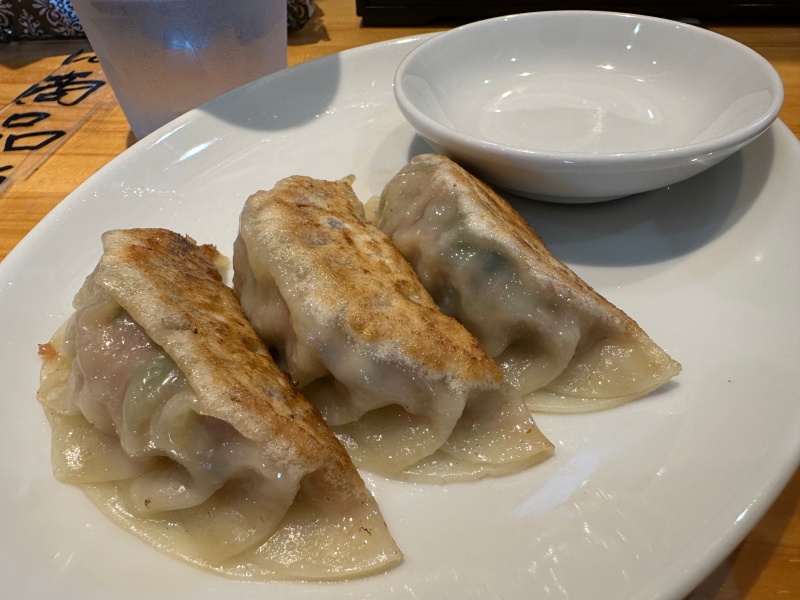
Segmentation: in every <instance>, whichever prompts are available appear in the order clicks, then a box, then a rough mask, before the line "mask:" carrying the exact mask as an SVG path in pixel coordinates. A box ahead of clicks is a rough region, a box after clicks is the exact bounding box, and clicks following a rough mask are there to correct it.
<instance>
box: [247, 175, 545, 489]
mask: <svg viewBox="0 0 800 600" xmlns="http://www.w3.org/2000/svg"><path fill="white" fill-rule="evenodd" d="M234 288H235V289H236V292H237V294H238V295H239V297H240V300H241V302H242V305H243V307H244V310H245V313H246V314H247V315H248V317H249V318H250V320H251V322H252V323H253V325H254V328H255V329H256V331H257V332H258V333H259V334H260V335H261V336H262V338H263V339H264V340H265V341H266V342H267V344H268V345H269V346H270V347H273V348H275V349H276V351H277V353H278V355H279V356H280V361H279V362H281V363H282V364H284V365H285V367H286V368H287V370H288V371H289V372H290V373H291V374H292V376H293V378H294V379H295V380H296V381H297V382H298V383H299V385H300V386H301V389H302V390H303V393H304V394H306V395H307V396H308V397H309V398H310V399H311V401H312V402H314V403H315V404H316V405H317V406H318V407H319V408H320V409H321V410H322V413H323V415H324V416H325V418H326V420H327V421H328V423H329V424H330V425H332V427H333V429H334V431H335V432H336V433H337V435H338V436H339V437H340V439H342V440H343V442H344V444H345V446H346V447H347V448H348V450H349V451H350V453H351V455H352V456H353V457H354V460H355V461H356V463H357V464H358V465H359V466H364V467H365V468H368V469H371V470H375V471H377V472H381V473H385V474H388V475H392V476H396V477H402V478H410V479H432V480H444V479H449V478H475V477H480V476H485V475H487V474H499V473H501V472H509V471H510V470H518V469H520V468H524V467H525V466H527V465H529V464H532V463H534V462H539V461H540V460H542V459H544V458H546V457H547V456H549V455H550V453H551V452H552V445H550V444H549V442H547V441H546V440H545V439H544V437H543V436H541V434H540V432H539V431H538V430H537V429H536V427H535V425H534V424H533V422H532V421H530V420H528V419H527V417H525V415H524V411H521V410H519V409H520V408H521V406H522V404H521V401H520V400H519V398H517V397H516V396H514V398H513V399H512V397H511V396H509V394H510V393H511V390H509V389H508V388H507V387H506V386H505V384H504V382H503V376H502V373H501V371H500V370H499V368H498V367H497V366H496V364H495V363H494V362H493V361H492V360H490V359H489V358H488V357H487V356H486V353H485V352H484V351H483V349H482V348H481V347H480V345H479V343H478V342H477V341H476V340H475V338H474V337H473V336H472V335H471V334H469V333H468V332H467V331H466V330H465V329H464V328H463V327H462V326H461V325H460V324H459V323H458V322H457V321H455V320H454V319H452V318H450V317H447V316H445V315H443V314H442V313H441V312H440V311H439V309H438V308H437V307H436V305H435V303H434V302H433V300H432V299H431V297H430V295H429V294H428V293H427V292H426V291H425V289H424V288H423V287H422V285H421V284H420V282H419V280H418V279H417V277H416V275H415V273H414V271H413V270H412V269H411V267H410V266H409V264H408V263H407V261H406V260H405V259H403V257H402V256H401V255H400V254H399V253H398V252H397V250H396V249H395V248H394V247H393V246H392V244H391V242H390V241H389V240H388V239H387V238H386V236H385V235H384V234H383V233H381V232H380V231H379V230H378V229H377V228H375V227H373V226H372V225H369V224H368V223H366V222H365V220H364V212H363V206H362V204H361V202H360V201H359V200H358V198H357V197H356V196H355V194H354V193H353V191H352V188H351V187H350V186H349V185H348V184H347V183H345V182H341V181H338V182H334V181H321V180H316V179H311V178H308V177H301V176H295V177H289V178H286V179H283V180H281V181H280V182H278V184H277V185H276V186H275V187H274V188H273V189H272V190H270V191H268V192H258V193H256V194H254V195H253V196H251V197H250V198H249V199H248V201H247V203H246V204H245V207H244V209H243V212H242V216H241V219H240V236H239V239H238V240H237V242H236V244H235V248H234ZM281 323H289V324H290V325H289V326H287V327H283V326H281V325H280V324H281ZM502 407H505V408H502ZM501 413H502V418H501ZM511 415H514V416H513V417H512V416H511ZM492 419H494V420H495V425H496V430H495V432H494V433H492V432H489V431H488V422H489V421H491V420H492ZM514 419H516V421H514V425H512V424H511V422H512V421H513V420H514ZM469 427H472V428H473V431H476V432H479V433H476V434H475V435H474V436H473V438H472V439H471V440H470V439H469V435H468V432H467V428H469ZM506 430H508V432H510V431H511V430H513V433H509V436H510V437H509V440H510V439H511V438H512V437H513V438H514V444H516V447H515V448H514V449H513V450H511V449H507V450H506V451H505V454H504V453H503V451H501V450H499V449H498V450H497V452H496V454H495V455H494V456H493V457H491V458H486V459H480V458H478V456H479V454H480V452H479V449H478V445H477V444H478V442H477V440H478V439H482V442H481V443H482V444H486V445H487V446H488V445H489V438H490V437H491V436H492V435H495V436H496V437H497V438H501V437H502V436H503V435H504V433H508V432H507V431H506ZM511 445H512V443H511V442H510V441H509V442H508V446H509V447H510V446H511ZM495 446H496V447H497V448H499V447H500V446H502V444H496V445H495ZM468 455H469V456H468Z"/></svg>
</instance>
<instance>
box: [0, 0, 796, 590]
mask: <svg viewBox="0 0 800 600" xmlns="http://www.w3.org/2000/svg"><path fill="white" fill-rule="evenodd" d="M317 8H318V10H317V14H316V15H315V16H314V18H313V19H312V20H311V21H310V22H309V23H308V24H307V25H306V27H305V28H304V29H303V30H302V31H300V32H296V33H293V34H290V36H289V64H290V65H295V64H298V63H301V62H304V61H307V60H311V59H314V58H319V57H321V56H324V55H327V54H331V53H334V52H339V51H342V50H346V49H348V48H352V47H355V46H361V45H364V44H369V43H373V42H379V41H383V40H387V39H391V38H396V37H402V36H406V35H415V34H419V33H425V32H429V31H440V30H442V29H444V28H445V27H444V25H437V26H431V27H413V28H410V27H405V28H401V27H395V28H384V27H380V28H378V27H375V28H373V27H362V26H361V22H360V19H359V18H358V17H357V16H356V14H355V1H354V0H317ZM708 28H709V29H712V30H713V31H716V32H718V33H721V34H723V35H726V36H729V37H731V38H733V39H735V40H738V41H739V42H742V43H744V44H746V45H747V46H750V47H751V48H753V49H754V50H756V51H757V52H759V53H760V54H762V55H763V56H764V57H765V58H766V59H767V60H769V61H770V62H771V63H772V64H773V65H774V66H775V68H776V69H777V70H778V72H779V73H780V75H781V77H782V78H783V82H784V86H785V91H786V99H785V103H784V107H783V110H782V112H781V114H780V118H781V119H782V120H783V122H784V123H786V125H788V126H789V128H790V129H791V130H792V131H793V132H794V134H795V135H798V136H800V24H798V23H793V24H788V25H781V24H773V25H765V24H752V25H750V24H741V23H737V24H736V25H731V24H727V25H708ZM80 50H89V48H88V46H87V44H86V42H85V41H55V42H35V43H32V42H25V43H18V44H10V45H7V46H0V107H3V108H1V109H0V113H1V114H0V123H2V128H0V134H3V136H4V137H0V148H3V151H2V152H0V178H2V179H0V181H2V183H0V260H2V259H3V258H4V257H5V256H6V255H7V254H8V252H9V251H10V250H11V249H12V248H13V247H14V246H15V245H16V244H17V243H18V242H19V241H20V240H21V239H22V238H23V237H24V236H25V235H26V234H27V233H28V231H30V229H31V228H32V227H33V226H34V225H35V224H36V223H37V222H39V221H40V220H41V219H42V217H44V216H45V215H46V214H47V213H48V212H49V211H50V210H51V209H52V208H53V207H54V206H55V205H56V204H58V203H59V202H60V201H61V200H63V199H64V198H65V197H66V196H67V195H68V194H69V193H70V192H72V191H73V190H74V189H75V188H76V187H77V186H78V185H79V184H80V183H82V182H83V181H84V180H85V179H87V178H88V177H89V176H90V175H92V173H94V172H95V171H97V170H98V169H100V168H101V167H102V166H103V165H105V164H106V163H108V162H109V161H110V160H111V159H112V158H114V157H115V156H117V155H118V154H120V153H121V152H123V151H124V150H125V149H126V148H128V147H130V146H131V145H132V144H134V143H135V141H136V140H135V138H134V137H133V136H132V134H131V133H130V129H129V128H128V124H127V121H126V120H125V117H124V116H123V114H122V112H121V110H120V109H119V106H118V105H117V102H116V100H115V98H114V96H113V93H112V92H111V90H110V87H109V86H107V85H106V86H103V87H102V88H100V89H97V90H92V89H91V86H90V82H91V81H93V79H92V75H91V74H89V73H90V72H91V67H92V65H91V63H89V62H87V61H86V58H87V56H89V55H87V54H78V55H76V58H75V59H74V62H71V63H70V64H69V65H67V66H64V65H63V63H64V61H65V59H67V58H68V57H70V56H72V55H74V54H75V53H76V52H78V51H80ZM70 73H71V74H72V75H70ZM76 73H77V76H76V75H75V74H76ZM54 74H55V75H54ZM82 74H83V75H82ZM54 76H55V77H56V79H53V77H54ZM37 86H38V87H37ZM48 91H49V92H50V95H47V93H48ZM89 91H92V92H93V93H89ZM37 94H38V95H37ZM20 97H22V100H21V102H14V101H15V99H18V98H20ZM19 115H28V117H20V116H19ZM44 115H47V116H46V117H45V116H44ZM28 134H30V135H28ZM59 134H60V135H59ZM798 168H800V165H798ZM798 309H799V310H800V307H798ZM798 425H799V426H800V424H798ZM690 598H691V599H692V600H712V599H713V600H723V599H724V600H740V599H747V600H767V599H770V600H772V599H784V598H785V599H787V600H789V599H794V598H800V471H798V472H796V473H795V475H794V477H793V478H792V479H791V481H790V482H789V484H788V486H787V487H786V488H785V490H784V491H783V493H782V494H781V495H780V496H779V497H778V499H777V501H776V502H775V504H774V505H773V506H772V508H771V509H770V510H769V511H768V512H767V513H766V515H765V516H764V517H763V518H762V519H761V521H760V522H759V523H758V524H757V525H756V527H755V528H754V529H753V531H752V532H751V533H750V534H749V535H748V536H747V538H746V539H745V541H744V542H743V543H742V544H741V545H740V546H739V547H738V548H737V549H736V550H735V551H734V552H733V553H732V554H731V555H730V556H729V557H728V558H727V559H726V560H725V561H724V562H723V563H722V564H721V565H720V566H719V567H718V568H717V569H716V570H715V571H714V572H713V573H712V574H711V575H710V576H709V577H708V578H707V579H706V580H705V581H704V582H703V583H702V584H701V585H700V586H699V587H698V588H697V589H696V590H695V592H694V593H693V594H692V595H691V596H690Z"/></svg>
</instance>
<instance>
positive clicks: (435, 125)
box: [393, 10, 784, 165]
mask: <svg viewBox="0 0 800 600" xmlns="http://www.w3.org/2000/svg"><path fill="white" fill-rule="evenodd" d="M558 16H564V17H577V16H583V17H586V16H594V17H599V16H602V17H603V18H625V19H630V18H636V19H642V20H645V21H650V22H654V23H659V24H662V25H670V26H677V27H681V28H684V29H687V30H689V31H692V32H694V33H695V34H697V35H703V36H706V37H709V38H712V39H715V40H716V41H718V42H720V43H723V44H728V45H729V46H730V48H731V49H733V50H734V51H737V52H741V53H744V54H747V55H749V56H751V57H752V58H754V59H755V62H756V63H759V64H761V66H762V67H763V68H764V71H765V73H766V74H767V75H768V77H769V79H771V80H772V86H771V88H770V89H773V90H774V95H773V99H772V102H771V103H770V105H769V108H768V109H767V110H766V111H765V112H764V114H763V115H761V117H759V118H758V119H757V120H755V121H753V122H752V123H750V124H748V125H747V126H746V127H742V128H741V129H738V130H736V131H733V132H731V133H728V134H726V135H723V136H720V137H718V138H714V139H712V140H707V141H703V142H696V143H693V144H686V145H685V146H675V147H670V148H658V149H655V150H637V151H633V152H614V153H594V152H564V151H557V150H543V149H535V148H525V147H522V146H513V145H509V144H503V143H500V142H494V141H491V140H487V139H483V138H479V137H476V136H473V135H470V134H467V133H464V132H461V131H458V130H457V129H454V128H452V127H448V126H446V125H443V124H441V123H440V122H438V121H435V120H434V119H432V118H431V117H429V116H428V115H427V114H425V113H424V112H422V111H421V110H419V109H418V108H417V107H416V106H415V105H414V103H413V102H412V101H411V100H410V99H409V97H408V95H407V94H406V93H405V89H404V87H403V86H402V84H401V79H402V77H403V76H404V75H405V73H406V70H407V69H408V67H409V65H410V64H411V62H412V61H414V60H417V59H418V57H419V55H420V54H422V55H424V53H426V52H430V51H431V49H434V48H435V47H436V46H437V45H438V44H442V43H447V40H448V39H449V38H451V37H455V36H458V35H461V34H462V32H463V31H465V30H473V29H480V28H483V27H488V26H492V25H495V24H496V23H498V22H506V21H509V20H524V19H539V18H546V17H551V18H552V17H558ZM393 83H394V85H393V88H394V96H395V101H396V103H397V105H398V108H399V109H400V112H401V113H403V115H404V117H405V118H406V119H407V120H408V121H409V122H410V123H411V125H412V126H413V127H414V128H415V129H417V130H418V131H419V132H420V133H421V134H422V135H423V136H424V137H429V138H430V139H431V140H432V141H433V142H435V143H438V144H441V145H445V144H442V141H444V142H449V145H450V146H456V145H458V146H468V147H470V148H473V149H475V150H476V151H479V152H489V153H491V154H494V155H500V154H503V155H504V157H505V158H519V159H524V158H530V157H536V158H537V159H541V160H543V161H548V162H552V163H558V164H563V163H564V162H565V161H566V159H567V157H569V162H575V163H578V162H579V163H581V164H583V165H587V164H589V165H591V164H592V163H602V162H604V161H607V160H608V159H609V158H613V159H615V160H619V159H625V160H626V161H632V162H654V161H659V160H665V159H666V160H667V161H668V162H675V161H679V160H681V159H685V158H688V157H689V156H697V155H698V154H699V155H703V154H708V155H711V154H714V153H717V152H720V151H723V150H725V149H727V148H735V147H737V146H738V147H742V146H744V145H745V144H746V143H748V142H749V141H752V140H754V139H755V138H757V137H758V136H759V135H761V134H762V133H764V132H765V131H766V130H767V129H768V128H769V126H770V125H772V123H773V122H774V121H775V120H776V119H777V118H778V114H779V113H780V111H781V108H782V107H783V101H784V88H783V80H782V79H781V77H780V74H779V73H778V72H777V71H776V70H775V67H773V66H772V64H771V63H770V62H769V61H768V60H767V59H766V58H764V57H763V56H761V55H760V54H759V53H758V52H756V51H755V50H753V49H752V48H749V47H748V46H745V45H744V44H742V43H741V42H738V41H736V40H734V39H732V38H729V37H727V36H724V35H721V34H719V33H715V32H713V31H709V30H708V29H703V28H702V27H697V26H695V25H692V24H689V23H684V22H682V21H675V20H671V19H666V18H661V17H654V16H649V15H640V14H636V13H626V12H614V11H601V10H548V11H535V12H527V13H515V14H510V15H504V16H500V17H493V18H490V19H483V20H481V21H475V22H473V23H468V24H466V25H461V26H459V27H456V28H454V29H451V30H448V31H444V32H442V33H437V34H433V36H432V37H431V38H430V39H428V40H426V41H424V42H422V43H421V44H420V45H419V46H417V47H416V48H414V49H413V50H412V51H411V52H409V53H408V55H407V56H406V57H405V58H404V59H403V60H402V61H401V62H400V64H399V65H398V67H397V69H396V71H395V75H394V82H393ZM420 130H424V131H420Z"/></svg>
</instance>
